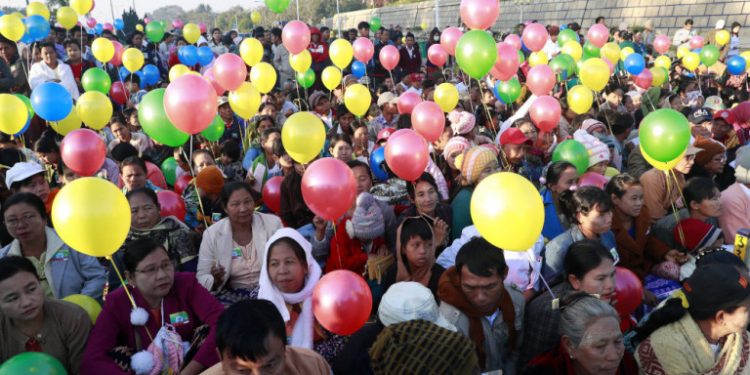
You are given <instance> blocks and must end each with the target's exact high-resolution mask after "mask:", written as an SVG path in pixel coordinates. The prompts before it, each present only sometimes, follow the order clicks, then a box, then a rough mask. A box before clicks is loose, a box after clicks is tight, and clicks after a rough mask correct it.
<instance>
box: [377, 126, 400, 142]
mask: <svg viewBox="0 0 750 375" xmlns="http://www.w3.org/2000/svg"><path fill="white" fill-rule="evenodd" d="M395 132H396V129H394V128H383V129H381V130H380V131H379V132H378V137H377V139H376V140H375V143H379V142H380V141H387V140H388V137H390V136H391V134H393V133H395Z"/></svg>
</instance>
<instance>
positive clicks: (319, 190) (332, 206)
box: [302, 158, 357, 221]
mask: <svg viewBox="0 0 750 375" xmlns="http://www.w3.org/2000/svg"><path fill="white" fill-rule="evenodd" d="M302 198H303V199H304V200H305V203H306V204H307V207H309V208H310V211H312V212H313V213H315V214H316V215H318V216H320V217H322V218H324V219H326V220H330V221H334V220H337V219H338V218H340V217H341V216H343V215H344V214H345V213H346V211H348V210H349V209H350V208H351V207H352V205H353V204H354V200H355V199H356V198H357V182H356V181H355V180H354V173H353V172H352V170H351V168H349V167H348V166H347V165H346V163H344V162H343V161H341V160H338V159H334V158H322V159H318V160H316V161H314V162H313V163H312V164H310V166H309V167H308V168H307V170H306V171H305V175H304V176H302ZM333 198H335V199H333Z"/></svg>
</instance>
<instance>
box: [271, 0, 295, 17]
mask: <svg viewBox="0 0 750 375" xmlns="http://www.w3.org/2000/svg"><path fill="white" fill-rule="evenodd" d="M289 1H290V0H266V6H267V7H268V9H270V10H271V11H272V12H274V13H277V14H281V13H284V11H286V8H288V7H289Z"/></svg>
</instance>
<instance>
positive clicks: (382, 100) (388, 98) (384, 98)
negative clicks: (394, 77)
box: [378, 91, 398, 107]
mask: <svg viewBox="0 0 750 375" xmlns="http://www.w3.org/2000/svg"><path fill="white" fill-rule="evenodd" d="M397 103H398V97H396V95H393V93H392V92H390V91H386V92H384V93H382V94H380V96H379V97H378V107H382V106H384V105H386V104H397Z"/></svg>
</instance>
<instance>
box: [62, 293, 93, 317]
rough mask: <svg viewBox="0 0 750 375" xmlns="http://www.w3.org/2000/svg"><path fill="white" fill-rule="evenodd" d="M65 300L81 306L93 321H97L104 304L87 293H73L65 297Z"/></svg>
mask: <svg viewBox="0 0 750 375" xmlns="http://www.w3.org/2000/svg"><path fill="white" fill-rule="evenodd" d="M63 301H68V302H70V303H73V304H76V305H78V306H79V307H81V308H82V309H83V310H84V311H86V314H87V315H88V316H89V318H91V323H96V318H97V317H99V313H101V312H102V306H101V305H100V304H99V302H96V300H95V299H93V298H91V297H89V296H87V295H85V294H71V295H69V296H67V297H65V298H63Z"/></svg>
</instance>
